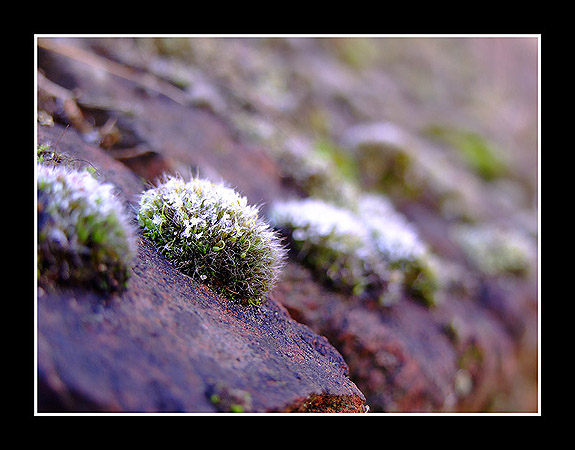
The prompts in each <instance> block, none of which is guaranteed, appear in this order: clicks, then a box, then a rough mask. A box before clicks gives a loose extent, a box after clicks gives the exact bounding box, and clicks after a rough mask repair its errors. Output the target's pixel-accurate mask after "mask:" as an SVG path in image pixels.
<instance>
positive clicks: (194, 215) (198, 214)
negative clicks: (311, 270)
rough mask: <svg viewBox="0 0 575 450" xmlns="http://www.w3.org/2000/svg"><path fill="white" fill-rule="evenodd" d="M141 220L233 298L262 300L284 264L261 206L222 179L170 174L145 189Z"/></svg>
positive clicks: (197, 273)
mask: <svg viewBox="0 0 575 450" xmlns="http://www.w3.org/2000/svg"><path fill="white" fill-rule="evenodd" d="M138 223H139V225H140V226H141V227H143V228H144V232H145V234H146V236H148V237H149V238H150V239H151V240H152V241H153V242H154V244H155V245H156V246H157V248H158V249H159V250H160V252H161V253H162V254H163V255H165V256H166V257H167V258H168V259H169V260H170V261H172V262H173V263H174V265H175V266H176V268H177V269H179V270H180V271H182V272H183V273H185V274H187V275H189V276H191V277H193V278H194V279H196V280H198V281H201V282H205V283H207V284H209V285H211V286H212V287H214V288H216V289H217V290H218V291H219V292H220V293H222V294H223V295H225V296H226V297H228V298H231V299H238V300H242V301H243V302H247V303H253V304H259V303H261V301H262V300H264V299H265V297H266V295H267V294H268V293H269V292H270V291H271V289H272V288H273V285H274V284H275V282H276V281H277V279H278V276H279V272H280V268H281V267H282V265H283V260H284V256H285V249H284V248H283V247H282V245H281V244H280V241H279V238H278V236H277V234H276V232H275V231H273V230H272V229H271V228H270V227H269V226H268V225H267V224H266V223H265V222H264V221H263V220H262V219H261V218H260V217H259V216H258V208H257V207H255V206H250V205H248V204H247V199H246V198H245V197H243V196H241V195H239V194H238V193H237V192H235V191H234V190H233V189H230V188H228V187H225V186H223V185H221V184H214V183H211V182H210V181H207V180H202V179H198V178H195V179H191V180H190V181H188V182H186V181H184V180H183V179H182V178H181V177H167V178H165V179H164V181H163V182H161V183H160V184H158V186H156V187H154V188H151V189H149V190H147V191H145V192H144V193H143V194H142V196H141V199H140V210H139V213H138Z"/></svg>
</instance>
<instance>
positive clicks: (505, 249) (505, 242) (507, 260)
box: [451, 224, 537, 276]
mask: <svg viewBox="0 0 575 450" xmlns="http://www.w3.org/2000/svg"><path fill="white" fill-rule="evenodd" d="M451 235H452V237H453V238H454V240H455V241H456V242H457V243H459V245H461V248H462V249H463V251H464V252H465V255H466V257H467V259H468V260H469V261H470V262H471V264H472V265H473V266H474V267H475V268H476V269H478V270H479V271H480V272H482V273H484V274H486V275H490V276H496V275H515V276H521V275H525V274H526V273H527V272H528V271H529V270H530V268H531V267H532V266H533V265H534V261H535V258H536V253H537V250H536V244H535V242H534V241H533V240H532V239H531V238H530V237H529V236H528V235H527V234H526V233H523V232H522V231H520V230H510V229H506V228H503V227H501V226H496V225H492V224H486V225H458V226H456V227H454V228H453V229H452V230H451Z"/></svg>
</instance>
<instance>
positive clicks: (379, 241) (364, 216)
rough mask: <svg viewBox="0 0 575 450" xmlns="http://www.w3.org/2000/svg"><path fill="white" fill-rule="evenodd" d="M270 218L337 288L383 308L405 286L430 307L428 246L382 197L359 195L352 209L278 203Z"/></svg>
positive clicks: (314, 201) (433, 286)
mask: <svg viewBox="0 0 575 450" xmlns="http://www.w3.org/2000/svg"><path fill="white" fill-rule="evenodd" d="M270 214H271V219H272V221H273V222H274V224H275V225H276V226H277V227H278V228H280V229H282V230H283V231H285V232H286V234H288V235H289V236H290V238H291V240H292V243H293V245H294V247H295V249H296V250H297V252H298V256H299V258H300V259H301V260H302V261H303V262H304V263H305V264H306V265H307V266H308V267H310V268H311V269H312V270H313V271H314V272H315V273H316V274H317V275H318V276H319V277H320V278H321V279H322V280H324V281H326V282H328V283H329V284H331V285H333V286H334V287H335V288H337V289H342V290H348V291H351V292H352V293H354V294H356V295H361V294H363V293H368V294H369V295H377V296H378V297H379V300H380V302H381V303H382V304H391V303H393V302H395V301H396V300H397V299H398V298H399V296H400V295H401V293H402V292H403V290H404V289H406V288H407V289H408V290H409V291H410V292H411V293H412V294H413V295H414V296H415V297H416V298H418V299H420V300H422V301H423V302H424V303H425V304H428V305H432V304H434V301H435V298H434V294H435V290H436V288H437V282H436V280H435V274H434V272H433V270H432V266H431V264H430V261H429V259H428V253H427V248H426V246H425V245H424V244H423V242H422V241H421V240H420V239H419V237H418V235H417V233H416V231H415V229H414V228H413V227H412V226H411V225H410V224H409V223H408V222H407V221H406V220H405V219H404V218H403V217H402V216H400V215H399V213H398V212H397V211H395V209H394V208H393V207H392V205H391V203H389V202H388V201H387V200H386V199H385V198H384V197H382V196H377V195H364V196H361V197H360V198H359V199H358V202H357V208H356V210H355V211H354V210H351V209H345V208H340V207H336V206H334V205H331V204H329V203H326V202H324V201H322V200H317V199H306V200H294V201H290V202H282V203H276V204H275V205H274V206H273V208H272V210H271V213H270Z"/></svg>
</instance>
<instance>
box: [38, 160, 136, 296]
mask: <svg viewBox="0 0 575 450" xmlns="http://www.w3.org/2000/svg"><path fill="white" fill-rule="evenodd" d="M37 167H38V169H37V170H38V177H37V188H38V191H37V193H38V203H37V208H38V273H39V280H41V281H42V282H56V283H61V284H75V285H80V284H81V285H84V286H91V287H94V288H96V289H100V290H103V291H115V290H119V289H122V288H123V287H125V285H126V283H127V280H128V277H129V273H130V272H129V271H130V266H131V261H132V258H133V256H134V253H135V250H134V243H133V230H132V227H131V225H130V222H129V219H128V216H127V215H126V212H125V210H124V208H123V205H122V203H121V202H120V200H119V199H118V197H116V196H115V195H114V187H113V186H112V185H111V184H108V183H101V182H99V181H98V180H97V179H95V178H94V177H93V174H91V173H90V172H88V171H85V170H84V171H74V170H70V169H68V168H65V167H49V166H44V165H38V166H37Z"/></svg>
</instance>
